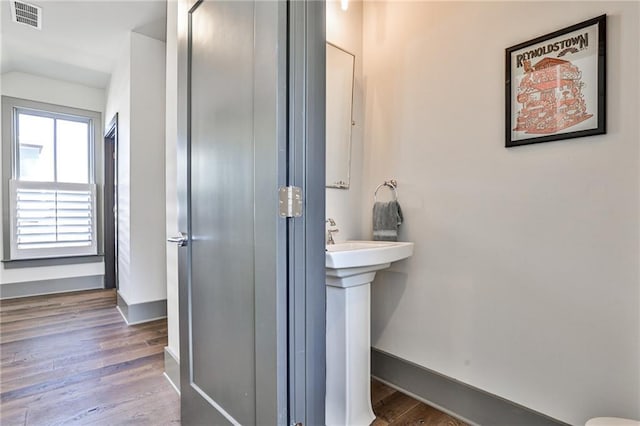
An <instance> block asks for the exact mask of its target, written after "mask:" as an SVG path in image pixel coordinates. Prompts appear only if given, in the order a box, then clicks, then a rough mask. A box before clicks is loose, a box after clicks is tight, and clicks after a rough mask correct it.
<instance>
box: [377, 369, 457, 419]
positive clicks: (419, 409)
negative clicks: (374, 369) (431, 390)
mask: <svg viewBox="0 0 640 426" xmlns="http://www.w3.org/2000/svg"><path fill="white" fill-rule="evenodd" d="M371 404H372V405H373V412H374V413H375V415H376V417H377V418H376V420H375V421H374V422H373V424H372V426H387V425H393V426H399V425H403V426H409V425H425V426H466V423H464V422H461V421H460V420H458V419H456V418H454V417H451V416H449V415H448V414H445V413H443V412H442V411H439V410H437V409H435V408H433V407H430V406H428V405H427V404H424V403H422V402H420V401H417V400H415V399H413V398H411V397H410V396H407V395H405V394H403V393H401V392H398V391H397V390H395V389H393V388H391V387H389V386H387V385H385V384H383V383H380V382H378V381H376V380H372V381H371Z"/></svg>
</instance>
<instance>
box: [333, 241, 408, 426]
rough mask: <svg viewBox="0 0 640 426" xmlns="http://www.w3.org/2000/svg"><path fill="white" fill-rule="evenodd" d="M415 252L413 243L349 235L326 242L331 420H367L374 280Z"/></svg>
mask: <svg viewBox="0 0 640 426" xmlns="http://www.w3.org/2000/svg"><path fill="white" fill-rule="evenodd" d="M412 254H413V243H400V242H390V241H347V242H344V243H337V244H333V245H329V246H327V253H326V264H325V266H326V280H327V281H326V282H327V396H326V404H325V417H326V423H327V425H328V426H368V425H370V424H371V422H372V421H373V420H375V418H376V416H375V415H374V414H373V410H372V408H371V395H370V394H371V389H370V388H371V380H370V375H371V358H370V355H371V349H370V348H371V306H370V300H371V291H370V290H371V285H370V284H371V282H372V281H373V279H374V277H375V276H376V271H379V270H381V269H386V268H388V267H389V266H390V265H391V262H395V261H397V260H402V259H406V258H407V257H410V256H411V255H412Z"/></svg>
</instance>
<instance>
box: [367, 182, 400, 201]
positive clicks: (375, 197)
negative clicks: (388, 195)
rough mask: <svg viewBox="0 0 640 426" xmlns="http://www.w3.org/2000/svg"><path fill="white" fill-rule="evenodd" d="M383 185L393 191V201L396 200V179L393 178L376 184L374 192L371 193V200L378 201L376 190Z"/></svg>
mask: <svg viewBox="0 0 640 426" xmlns="http://www.w3.org/2000/svg"><path fill="white" fill-rule="evenodd" d="M385 186H386V187H388V188H391V190H392V191H393V198H394V201H398V181H397V180H395V179H391V180H385V181H384V183H381V184H380V185H378V187H377V188H376V190H375V192H374V193H373V201H374V202H377V201H378V191H379V190H380V188H382V187H385Z"/></svg>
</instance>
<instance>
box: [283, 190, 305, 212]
mask: <svg viewBox="0 0 640 426" xmlns="http://www.w3.org/2000/svg"><path fill="white" fill-rule="evenodd" d="M278 193H279V194H278V195H279V204H280V217H300V216H302V189H301V188H298V187H297V186H281V187H280V189H279V191H278Z"/></svg>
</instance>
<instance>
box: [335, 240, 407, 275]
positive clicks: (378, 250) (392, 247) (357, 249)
mask: <svg viewBox="0 0 640 426" xmlns="http://www.w3.org/2000/svg"><path fill="white" fill-rule="evenodd" d="M412 254H413V243H400V242H396V241H345V242H343V243H336V244H331V245H328V246H327V252H326V261H325V266H326V267H327V268H332V269H341V268H354V267H362V266H371V265H380V264H386V263H391V262H395V261H398V260H402V259H406V258H407V257H409V256H411V255H412Z"/></svg>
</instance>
